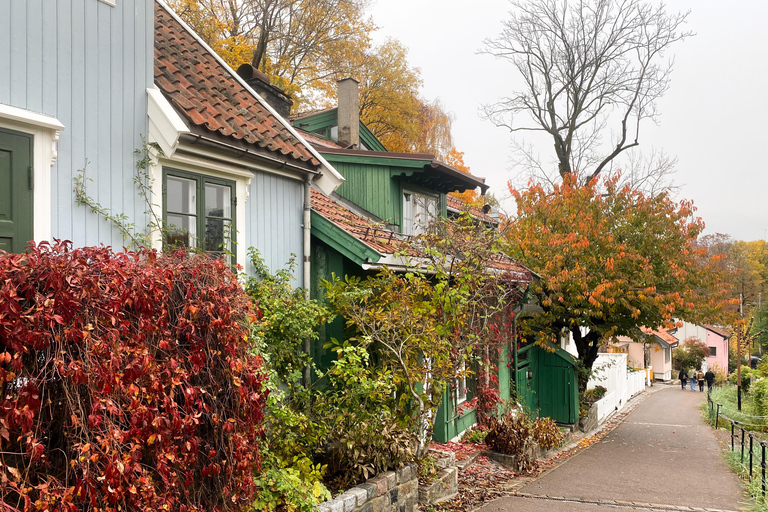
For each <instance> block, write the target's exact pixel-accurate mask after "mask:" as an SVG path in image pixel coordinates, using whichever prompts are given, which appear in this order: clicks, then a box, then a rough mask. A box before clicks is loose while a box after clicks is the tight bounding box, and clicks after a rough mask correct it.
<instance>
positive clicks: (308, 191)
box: [302, 176, 312, 386]
mask: <svg viewBox="0 0 768 512" xmlns="http://www.w3.org/2000/svg"><path fill="white" fill-rule="evenodd" d="M311 214H312V178H311V177H309V176H307V178H306V179H305V180H304V222H303V223H302V230H303V234H304V247H303V253H304V258H303V260H302V270H303V272H304V276H303V283H302V284H303V286H304V298H305V299H306V300H309V299H310V280H311V279H312V274H311V272H310V270H311V269H310V265H309V262H310V256H311V250H310V247H311V245H310V241H311V237H310V235H311V229H312V225H311ZM311 351H312V347H311V345H310V342H309V338H307V339H305V340H304V353H305V354H307V355H311V353H312V352H311ZM311 378H312V374H311V371H310V366H309V364H308V365H307V366H305V367H304V385H305V386H309V385H310V384H311V380H310V379H311Z"/></svg>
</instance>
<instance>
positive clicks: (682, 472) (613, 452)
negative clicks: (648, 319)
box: [480, 386, 744, 512]
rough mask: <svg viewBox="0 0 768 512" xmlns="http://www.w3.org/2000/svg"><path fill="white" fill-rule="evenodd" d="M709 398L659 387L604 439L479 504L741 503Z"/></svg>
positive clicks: (657, 506)
mask: <svg viewBox="0 0 768 512" xmlns="http://www.w3.org/2000/svg"><path fill="white" fill-rule="evenodd" d="M704 400H706V392H705V393H699V392H698V391H687V390H686V391H682V390H681V389H680V387H672V386H670V387H667V388H666V389H663V390H661V391H658V392H655V393H653V394H652V395H651V396H649V397H648V398H647V399H646V400H645V401H644V402H643V403H641V404H640V405H639V406H638V407H637V408H636V409H635V410H634V411H632V412H631V413H630V414H629V415H628V416H627V417H626V418H625V420H624V421H623V422H622V423H621V424H620V425H619V426H617V427H616V428H615V429H614V430H613V431H611V432H610V433H608V434H607V435H606V436H605V437H603V439H602V440H601V441H600V442H599V443H596V444H594V445H593V446H591V447H589V448H588V449H585V450H583V451H581V452H580V453H578V454H577V455H575V456H574V457H572V458H571V459H569V460H567V461H566V462H565V463H563V464H562V465H560V466H558V467H557V468H555V469H553V470H552V471H550V472H549V473H546V474H544V475H543V476H541V477H540V478H538V479H536V480H535V481H533V482H531V483H530V484H528V485H526V486H524V487H522V488H521V489H520V493H521V494H525V495H524V496H513V497H506V498H501V499H498V500H496V501H494V502H491V503H489V504H488V505H486V506H484V507H482V508H481V509H480V510H481V511H482V512H497V511H507V510H509V511H514V512H528V511H542V510H546V511H552V512H561V511H574V512H597V511H601V512H604V511H605V510H606V509H607V508H609V507H610V508H614V509H616V508H618V509H624V510H664V509H666V510H675V509H676V507H680V508H677V510H693V508H690V509H689V508H682V507H698V508H697V509H695V510H701V509H702V508H703V509H713V510H729V511H731V510H740V506H741V505H740V501H741V500H743V499H744V495H743V491H742V489H741V486H740V485H739V481H738V478H737V477H736V475H735V474H734V473H733V472H732V471H731V470H730V469H729V468H728V466H727V464H726V463H725V461H724V460H723V458H722V455H721V449H720V445H719V444H718V442H717V439H716V438H715V436H714V433H713V432H712V429H711V428H710V427H709V426H708V425H707V424H706V423H704V421H703V420H702V419H701V413H700V409H699V404H700V403H701V402H702V401H704Z"/></svg>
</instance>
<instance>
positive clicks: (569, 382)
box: [515, 345, 579, 424]
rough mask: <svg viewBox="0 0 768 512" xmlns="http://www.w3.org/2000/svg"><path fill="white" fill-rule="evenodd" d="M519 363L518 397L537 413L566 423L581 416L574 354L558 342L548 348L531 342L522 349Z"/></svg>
mask: <svg viewBox="0 0 768 512" xmlns="http://www.w3.org/2000/svg"><path fill="white" fill-rule="evenodd" d="M517 367H518V370H517V375H516V376H515V386H516V389H517V394H518V400H519V401H520V403H521V404H523V405H524V406H525V407H526V408H527V410H528V411H529V412H530V414H531V415H532V416H533V417H539V416H542V417H549V418H552V419H553V420H555V421H556V422H558V423H564V424H574V423H576V422H577V421H578V420H579V389H578V382H577V380H576V361H575V359H574V358H573V356H571V355H570V354H569V353H568V352H566V351H564V350H562V349H561V348H559V347H555V346H551V347H550V350H545V349H543V348H541V347H539V346H536V345H528V346H526V347H524V348H522V349H520V350H519V351H518V365H517Z"/></svg>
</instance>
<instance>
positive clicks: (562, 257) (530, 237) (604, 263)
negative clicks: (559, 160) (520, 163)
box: [506, 175, 728, 390]
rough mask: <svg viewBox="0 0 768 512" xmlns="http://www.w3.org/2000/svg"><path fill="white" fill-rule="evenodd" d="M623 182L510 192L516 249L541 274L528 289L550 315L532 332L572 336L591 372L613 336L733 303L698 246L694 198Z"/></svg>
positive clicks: (697, 318)
mask: <svg viewBox="0 0 768 512" xmlns="http://www.w3.org/2000/svg"><path fill="white" fill-rule="evenodd" d="M618 180H619V177H618V176H613V177H610V178H606V179H605V180H604V181H603V182H602V184H599V183H598V181H597V180H596V179H595V180H592V181H591V182H590V183H589V184H587V185H584V186H579V185H578V183H577V181H576V179H575V178H574V177H572V176H570V175H566V176H565V177H564V179H563V183H562V184H558V185H556V186H555V187H554V192H551V191H548V190H546V189H545V188H544V187H543V186H541V185H539V184H531V185H530V187H529V188H528V189H527V190H524V191H520V190H515V189H511V190H510V191H511V192H512V195H513V196H514V197H515V199H516V200H517V217H516V218H514V219H512V220H511V221H510V222H509V225H508V226H507V228H508V229H507V230H506V236H507V237H508V238H507V240H508V241H509V244H510V252H511V254H512V256H514V257H516V258H518V259H519V260H521V261H522V262H523V263H524V264H525V265H526V266H528V268H530V269H532V270H533V271H534V272H536V273H537V274H539V276H541V278H542V279H541V280H540V281H538V282H536V283H534V284H533V286H532V290H533V292H534V294H535V295H536V296H537V297H538V299H539V302H540V304H541V306H542V308H543V309H544V312H543V313H541V314H539V315H537V316H536V317H535V318H534V319H533V323H534V324H535V329H534V330H533V331H531V332H536V333H538V334H537V337H536V339H537V342H539V343H544V342H546V341H552V340H554V339H555V338H556V336H557V333H565V332H570V334H571V335H572V336H573V339H574V341H575V343H576V347H577V349H578V354H579V360H580V361H581V363H582V364H583V365H584V367H585V368H586V369H588V370H591V368H592V365H593V363H594V361H595V359H596V358H597V355H598V349H599V346H600V344H601V342H603V341H605V340H606V339H607V338H609V337H612V336H615V335H626V336H631V337H636V336H637V334H638V333H637V328H638V327H641V326H648V327H653V328H656V327H659V326H666V327H672V326H673V323H674V321H675V319H684V320H690V321H693V322H702V321H706V322H707V323H716V322H717V321H718V320H719V318H718V315H722V314H723V306H724V305H725V303H726V301H727V294H728V285H727V284H726V283H725V282H724V281H725V280H724V278H723V276H722V274H721V271H720V270H719V269H718V267H717V265H716V264H715V263H716V262H715V261H713V259H712V258H710V257H708V256H707V254H706V249H705V248H702V247H701V246H699V245H697V244H696V239H697V237H698V235H699V233H701V231H702V229H703V228H704V223H703V222H702V220H701V219H700V218H697V217H693V214H694V212H695V208H694V206H693V203H691V202H690V201H680V202H675V201H672V200H671V199H670V198H669V197H668V196H667V195H666V194H660V195H657V196H655V197H647V196H645V195H643V194H642V193H641V192H638V191H636V190H632V189H631V187H630V186H629V185H627V186H624V187H622V188H619V187H618V185H617V183H618ZM598 189H599V190H598ZM531 327H534V326H531ZM588 375H589V374H588V372H585V373H584V375H582V376H581V377H580V379H579V380H580V382H579V385H580V388H581V389H582V390H583V389H585V387H586V382H587V380H588Z"/></svg>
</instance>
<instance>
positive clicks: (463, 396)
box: [456, 363, 467, 405]
mask: <svg viewBox="0 0 768 512" xmlns="http://www.w3.org/2000/svg"><path fill="white" fill-rule="evenodd" d="M466 400H467V363H461V373H460V376H459V378H458V379H456V405H459V404H461V403H464V402H466Z"/></svg>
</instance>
